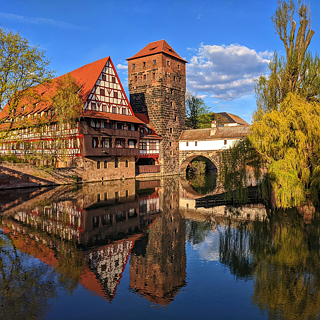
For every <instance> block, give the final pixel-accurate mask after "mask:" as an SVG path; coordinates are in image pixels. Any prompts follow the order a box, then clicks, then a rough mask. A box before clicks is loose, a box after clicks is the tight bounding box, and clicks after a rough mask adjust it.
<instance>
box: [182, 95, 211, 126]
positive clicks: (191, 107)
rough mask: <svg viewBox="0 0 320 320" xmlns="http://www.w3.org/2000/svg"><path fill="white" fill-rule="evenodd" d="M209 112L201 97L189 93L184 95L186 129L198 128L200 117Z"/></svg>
mask: <svg viewBox="0 0 320 320" xmlns="http://www.w3.org/2000/svg"><path fill="white" fill-rule="evenodd" d="M208 113H209V108H208V107H207V105H206V104H205V103H204V101H203V99H201V98H198V97H195V96H193V95H191V94H190V93H187V96H186V126H187V128H188V129H199V128H200V124H201V117H203V116H204V115H206V114H208Z"/></svg>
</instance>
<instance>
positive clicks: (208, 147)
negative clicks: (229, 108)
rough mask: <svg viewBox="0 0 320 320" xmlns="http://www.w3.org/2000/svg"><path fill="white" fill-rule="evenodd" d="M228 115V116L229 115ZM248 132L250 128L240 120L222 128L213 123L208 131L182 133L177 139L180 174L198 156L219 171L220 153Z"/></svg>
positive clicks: (197, 130) (195, 130)
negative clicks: (205, 159) (208, 161)
mask: <svg viewBox="0 0 320 320" xmlns="http://www.w3.org/2000/svg"><path fill="white" fill-rule="evenodd" d="M228 115H229V116H230V114H228ZM234 117H236V116H234ZM237 118H239V117H237ZM239 119H240V118H239ZM249 131H250V126H249V125H248V124H247V123H246V122H245V121H243V120H242V119H241V121H240V120H237V122H236V121H234V123H231V122H229V123H227V124H224V125H223V126H217V124H216V122H215V121H213V122H212V125H211V128H208V129H193V130H184V131H182V133H181V135H180V138H179V170H180V173H183V172H185V171H186V169H187V167H188V165H189V163H190V162H191V161H192V160H194V159H195V158H196V157H199V156H203V157H205V158H207V159H209V160H210V161H211V162H212V164H213V165H214V166H215V167H216V169H217V170H218V171H219V158H220V155H221V152H223V150H226V149H228V148H230V147H232V146H233V145H234V143H235V142H236V141H239V140H240V139H243V138H244V137H246V136H247V135H248V134H249Z"/></svg>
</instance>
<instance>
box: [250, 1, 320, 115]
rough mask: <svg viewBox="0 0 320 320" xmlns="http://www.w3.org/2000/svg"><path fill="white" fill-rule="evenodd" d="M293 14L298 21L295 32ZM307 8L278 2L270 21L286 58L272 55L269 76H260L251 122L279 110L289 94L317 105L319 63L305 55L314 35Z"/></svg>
mask: <svg viewBox="0 0 320 320" xmlns="http://www.w3.org/2000/svg"><path fill="white" fill-rule="evenodd" d="M295 14H296V15H298V18H299V29H298V31H297V32H296V22H295V21H294V20H293V19H294V17H295ZM308 19H311V14H310V10H309V8H308V6H307V5H305V4H302V3H301V2H300V1H298V3H297V5H295V3H294V2H293V1H292V0H289V1H288V2H286V1H282V0H279V1H278V8H277V10H276V12H275V14H274V15H273V16H272V18H271V20H272V22H273V27H274V29H275V31H276V33H277V34H278V35H279V38H280V40H281V41H282V42H283V44H284V47H285V51H286V56H285V57H279V56H278V54H277V53H276V52H275V54H274V56H273V58H272V59H271V61H270V64H269V69H270V75H268V76H266V75H262V76H261V77H260V78H259V79H258V81H257V83H256V87H255V91H256V97H257V106H258V108H257V110H256V112H255V113H254V120H260V119H261V117H262V116H263V114H264V113H266V112H269V111H272V110H278V108H279V106H280V104H281V102H283V101H284V99H285V98H286V96H287V95H288V93H290V92H291V93H295V94H299V95H300V96H301V97H303V98H305V99H306V100H307V101H317V102H319V91H320V75H319V68H320V59H319V57H318V55H315V56H314V57H313V56H312V54H311V53H310V52H308V51H307V49H308V46H309V44H310V42H311V39H312V37H313V35H314V33H315V32H314V31H313V30H311V26H310V23H309V20H308Z"/></svg>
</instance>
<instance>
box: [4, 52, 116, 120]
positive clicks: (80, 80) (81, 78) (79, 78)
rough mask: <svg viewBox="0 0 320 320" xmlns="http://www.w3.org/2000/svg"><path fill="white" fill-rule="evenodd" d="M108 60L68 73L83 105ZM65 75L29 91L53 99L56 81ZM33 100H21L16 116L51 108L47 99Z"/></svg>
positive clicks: (104, 59)
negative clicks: (74, 83)
mask: <svg viewBox="0 0 320 320" xmlns="http://www.w3.org/2000/svg"><path fill="white" fill-rule="evenodd" d="M108 60H110V62H111V58H110V57H106V58H103V59H100V60H97V61H94V62H92V63H89V64H86V65H84V66H82V67H80V68H78V69H76V70H73V71H71V72H69V73H70V75H71V76H72V77H73V78H74V79H75V80H76V83H77V85H79V86H81V90H80V92H79V97H80V99H81V100H82V101H83V103H85V102H86V101H87V98H88V96H89V94H90V92H91V90H92V88H93V86H94V85H95V84H96V82H97V80H98V78H99V75H100V73H101V72H102V70H103V68H104V66H105V64H106V63H107V61H108ZM64 76H66V75H61V76H60V77H57V78H54V79H53V80H52V82H50V83H45V84H41V85H38V86H36V87H34V88H30V90H37V92H38V94H43V93H45V95H46V97H47V98H50V97H53V96H54V94H55V92H56V90H57V84H58V80H59V79H61V78H62V77H64ZM33 100H34V99H28V100H27V99H25V100H21V104H20V105H19V106H18V109H17V115H18V114H23V115H28V114H30V113H35V112H37V113H39V112H42V111H47V110H49V109H50V108H51V105H50V104H49V103H50V99H47V101H42V102H40V103H38V104H37V105H35V104H36V102H37V101H35V100H34V101H33ZM26 104H27V105H26ZM22 106H25V110H24V111H23V112H22V109H21V108H22ZM8 110H9V107H8V105H6V106H5V107H4V109H3V110H2V111H1V113H0V119H2V118H5V117H6V116H7V115H8Z"/></svg>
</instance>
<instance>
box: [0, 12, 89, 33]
mask: <svg viewBox="0 0 320 320" xmlns="http://www.w3.org/2000/svg"><path fill="white" fill-rule="evenodd" d="M0 18H2V19H6V20H10V21H16V22H22V23H31V24H39V25H44V24H46V25H51V26H55V27H60V28H67V29H83V28H81V27H78V26H75V25H73V24H71V23H67V22H63V21H58V20H51V19H46V18H31V17H26V16H19V15H16V14H12V13H4V12H0Z"/></svg>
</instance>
